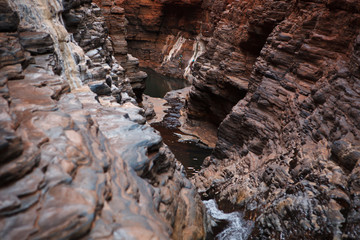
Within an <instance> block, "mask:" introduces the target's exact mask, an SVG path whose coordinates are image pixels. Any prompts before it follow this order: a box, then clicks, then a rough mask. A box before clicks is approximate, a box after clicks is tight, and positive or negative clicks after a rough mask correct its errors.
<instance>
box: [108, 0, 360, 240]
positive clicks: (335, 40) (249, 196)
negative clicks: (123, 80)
mask: <svg viewBox="0 0 360 240" xmlns="http://www.w3.org/2000/svg"><path fill="white" fill-rule="evenodd" d="M105 2H110V4H112V5H117V6H121V7H123V8H124V11H125V13H126V14H129V17H128V21H129V28H128V34H129V35H128V36H129V50H130V51H131V52H133V53H134V55H135V56H137V57H139V58H140V61H141V62H142V63H144V64H145V65H147V66H151V67H153V68H156V69H157V70H159V71H162V72H163V73H166V74H169V75H172V74H173V75H177V76H181V75H183V74H184V73H185V77H186V78H188V79H189V80H190V81H191V82H192V89H191V91H190V94H189V97H188V101H187V115H188V118H189V119H197V120H199V119H202V120H207V121H211V122H213V123H214V124H215V125H217V126H219V129H218V142H217V145H216V148H215V150H214V152H213V154H212V156H211V157H209V158H208V159H207V160H206V161H205V163H204V168H203V170H202V171H201V172H200V173H199V174H198V175H197V176H195V178H194V183H195V184H196V186H197V187H198V189H199V191H200V192H201V194H202V196H203V197H204V198H212V197H214V198H216V199H217V200H218V202H219V203H220V205H221V206H223V207H225V208H228V209H229V206H232V207H230V208H231V209H233V210H234V209H235V210H243V211H244V212H245V214H246V217H247V218H249V219H252V220H254V221H255V228H254V230H253V233H252V236H251V238H253V239H269V238H275V239H331V238H332V239H342V238H343V239H358V238H359V235H360V224H359V222H360V219H359V217H358V216H359V191H360V189H359V183H358V181H359V180H358V179H359V170H360V168H359V166H360V165H359V164H360V162H359V158H360V139H359V136H360V126H359V119H360V108H359V103H360V92H359V85H360V80H359V63H360V62H359V59H360V58H359V46H360V42H359V41H360V35H359V33H360V28H359V21H360V4H359V3H358V1H353V0H279V1H276V0H273V1H265V0H248V1H238V0H203V1H201V2H200V1H195V2H192V1H156V0H155V1H146V0H143V1H136V3H135V2H134V1H131V2H130V1H105V0H103V1H102V3H103V5H104V3H105ZM184 9H187V11H186V13H185V11H184ZM188 14H190V15H191V17H187V16H189V15H188ZM168 15H169V16H168ZM170 15H171V16H173V18H174V19H172V18H171V17H170ZM175 22H177V24H176V26H174V25H175V24H174V23H175ZM166 36H168V37H169V39H172V40H171V41H172V42H167V41H166V40H165V39H166ZM181 37H183V38H184V39H183V38H181ZM189 39H191V40H193V39H195V42H197V43H199V44H201V49H202V50H201V54H199V55H198V56H197V57H196V58H195V59H194V60H195V61H194V62H192V60H191V61H190V62H189V61H187V62H186V63H187V65H186V64H185V65H186V66H187V67H189V68H187V69H186V67H185V68H183V67H182V66H181V64H180V63H181V61H180V60H179V59H180V55H182V57H183V56H187V57H186V60H187V59H189V60H190V59H191V58H189V56H190V55H192V54H187V52H189V53H190V52H191V53H195V52H196V51H195V50H194V48H191V47H190V46H191V45H192V44H188V45H187V44H185V43H186V42H188V41H189ZM189 43H191V42H189ZM194 45H195V46H197V45H196V44H194ZM169 46H172V47H169ZM195 49H196V48H195ZM167 60H170V61H168V62H167ZM169 62H170V63H172V64H170V63H169ZM179 69H180V70H179Z"/></svg>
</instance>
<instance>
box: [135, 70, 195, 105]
mask: <svg viewBox="0 0 360 240" xmlns="http://www.w3.org/2000/svg"><path fill="white" fill-rule="evenodd" d="M141 70H142V71H144V72H146V73H147V74H148V78H147V79H146V89H145V92H144V93H145V94H146V95H149V96H151V97H157V98H163V97H164V96H165V94H166V93H167V92H169V91H171V90H177V89H181V88H185V87H187V86H188V84H187V83H186V81H185V80H184V79H178V78H171V77H166V76H164V75H161V74H159V73H157V72H155V71H154V70H152V69H150V68H142V69H141Z"/></svg>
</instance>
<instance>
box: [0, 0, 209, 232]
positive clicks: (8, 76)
mask: <svg viewBox="0 0 360 240" xmlns="http://www.w3.org/2000/svg"><path fill="white" fill-rule="evenodd" d="M0 6H4V7H3V8H2V9H1V11H5V12H6V14H5V16H6V18H1V22H0V31H1V33H0V48H1V51H0V55H1V58H0V59H1V60H0V94H1V97H0V105H1V107H0V111H1V114H0V116H1V117H0V126H1V127H0V181H1V185H0V238H1V239H59V238H61V239H80V238H84V239H95V238H99V239H169V238H174V239H201V238H203V237H204V236H205V225H204V223H205V216H203V206H202V204H201V202H200V199H199V196H198V195H197V193H196V191H195V188H194V186H193V185H192V184H191V182H190V181H189V180H188V179H186V177H185V173H184V169H183V166H182V165H181V164H180V163H178V162H177V161H176V159H175V158H174V156H173V154H172V153H171V152H170V151H169V149H168V148H167V147H166V146H165V145H164V144H163V143H162V139H161V137H160V136H159V135H158V133H156V132H155V130H154V129H152V128H151V127H150V126H149V125H148V124H146V120H145V117H144V110H143V109H141V108H139V107H138V106H137V105H136V101H135V99H134V98H132V97H131V96H134V94H133V90H134V91H135V92H136V87H134V86H132V87H131V81H129V79H127V75H126V71H125V70H124V67H122V66H121V65H120V64H119V63H118V62H117V61H116V59H115V58H114V57H113V55H112V53H113V50H112V44H111V41H110V39H109V38H108V35H107V29H106V26H105V24H104V22H103V18H102V16H101V14H100V9H99V8H98V7H97V6H96V5H95V4H92V3H91V1H88V0H85V1H64V2H63V3H60V2H58V1H35V0H26V1H20V0H16V1H6V0H1V1H0ZM4 9H5V10H4ZM8 22H12V23H14V25H9V24H8ZM63 22H64V23H65V25H63V24H62V23H63ZM3 23H5V24H3ZM4 26H5V27H4ZM69 32H70V33H72V35H71V34H69ZM124 54H125V55H126V56H127V53H124ZM130 65H131V64H130ZM134 72H135V70H134ZM88 83H89V85H90V87H89V86H88V85H87V84H88ZM104 84H106V86H107V87H108V88H106V87H104V86H105V85H104ZM99 86H102V87H99ZM99 89H100V90H99ZM104 89H105V90H104Z"/></svg>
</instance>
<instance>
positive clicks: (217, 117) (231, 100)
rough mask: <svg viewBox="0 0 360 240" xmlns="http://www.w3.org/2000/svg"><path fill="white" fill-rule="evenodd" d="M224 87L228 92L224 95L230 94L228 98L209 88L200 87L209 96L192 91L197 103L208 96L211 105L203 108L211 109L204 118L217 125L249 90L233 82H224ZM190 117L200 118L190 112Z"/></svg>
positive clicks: (191, 93)
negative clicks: (214, 92)
mask: <svg viewBox="0 0 360 240" xmlns="http://www.w3.org/2000/svg"><path fill="white" fill-rule="evenodd" d="M224 89H226V94H224V95H223V96H228V98H224V97H222V96H220V95H216V94H213V93H211V92H209V91H208V90H201V89H199V91H200V92H207V96H203V95H198V93H194V92H193V91H191V92H190V99H191V101H192V102H196V104H200V103H202V102H203V100H204V99H203V98H204V97H205V98H208V100H207V101H206V102H209V103H211V104H210V105H209V106H203V108H205V109H209V110H210V111H207V112H206V113H205V115H204V117H203V119H202V120H206V121H209V122H211V123H213V124H215V125H216V126H217V127H218V126H219V125H220V123H221V122H222V121H223V120H224V119H225V117H226V116H227V115H228V114H229V113H230V112H231V109H232V108H233V107H234V106H235V104H236V103H238V102H239V101H240V100H241V99H243V98H244V97H245V96H246V94H247V90H245V89H239V88H236V87H235V86H234V85H232V83H231V82H227V83H224ZM188 117H189V118H192V119H199V116H192V115H190V114H188Z"/></svg>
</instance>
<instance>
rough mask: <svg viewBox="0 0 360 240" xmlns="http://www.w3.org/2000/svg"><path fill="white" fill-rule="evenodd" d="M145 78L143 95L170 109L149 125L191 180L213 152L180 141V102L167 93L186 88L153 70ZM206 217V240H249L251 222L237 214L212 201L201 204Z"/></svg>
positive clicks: (184, 85) (181, 139)
mask: <svg viewBox="0 0 360 240" xmlns="http://www.w3.org/2000/svg"><path fill="white" fill-rule="evenodd" d="M142 71H145V72H146V73H147V74H148V79H147V82H146V90H145V92H144V93H145V94H146V95H149V96H150V97H157V98H164V99H165V100H166V101H167V104H168V105H169V107H170V108H169V109H167V110H165V112H166V115H165V116H164V118H163V120H162V121H161V122H156V123H153V124H151V126H152V127H153V128H155V129H156V130H158V131H159V132H160V134H161V137H162V138H163V141H164V142H165V144H166V145H168V146H169V148H170V149H171V151H172V152H173V153H174V155H175V157H176V158H177V159H178V160H179V161H180V162H181V163H182V164H183V165H184V167H185V170H186V174H187V176H188V177H191V176H192V175H193V174H194V173H196V172H197V171H199V170H200V168H201V165H202V163H203V161H204V159H205V158H206V157H207V156H209V155H210V154H211V152H212V149H211V148H209V147H207V146H206V145H204V144H202V143H200V142H198V141H196V140H194V138H191V136H190V135H188V136H189V137H188V139H189V140H183V139H184V138H181V137H180V136H181V135H186V134H185V133H183V132H181V131H180V130H179V127H180V122H179V117H180V109H181V108H182V107H183V103H182V102H181V100H180V99H179V98H176V97H171V94H170V95H166V93H168V92H169V91H173V90H177V89H182V88H185V87H187V84H186V83H185V80H182V79H175V78H168V77H165V76H163V75H161V74H159V73H157V72H155V71H154V70H152V69H147V68H145V69H142ZM164 96H165V97H164ZM203 203H204V205H205V207H206V209H207V212H208V214H209V215H210V216H211V225H212V233H208V236H207V240H212V239H217V240H245V239H247V238H248V236H249V234H250V232H251V229H252V222H250V221H245V220H244V219H243V216H242V215H241V213H239V212H232V213H224V212H223V211H221V210H219V209H218V207H217V205H216V202H215V200H214V199H210V200H206V201H203Z"/></svg>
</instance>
